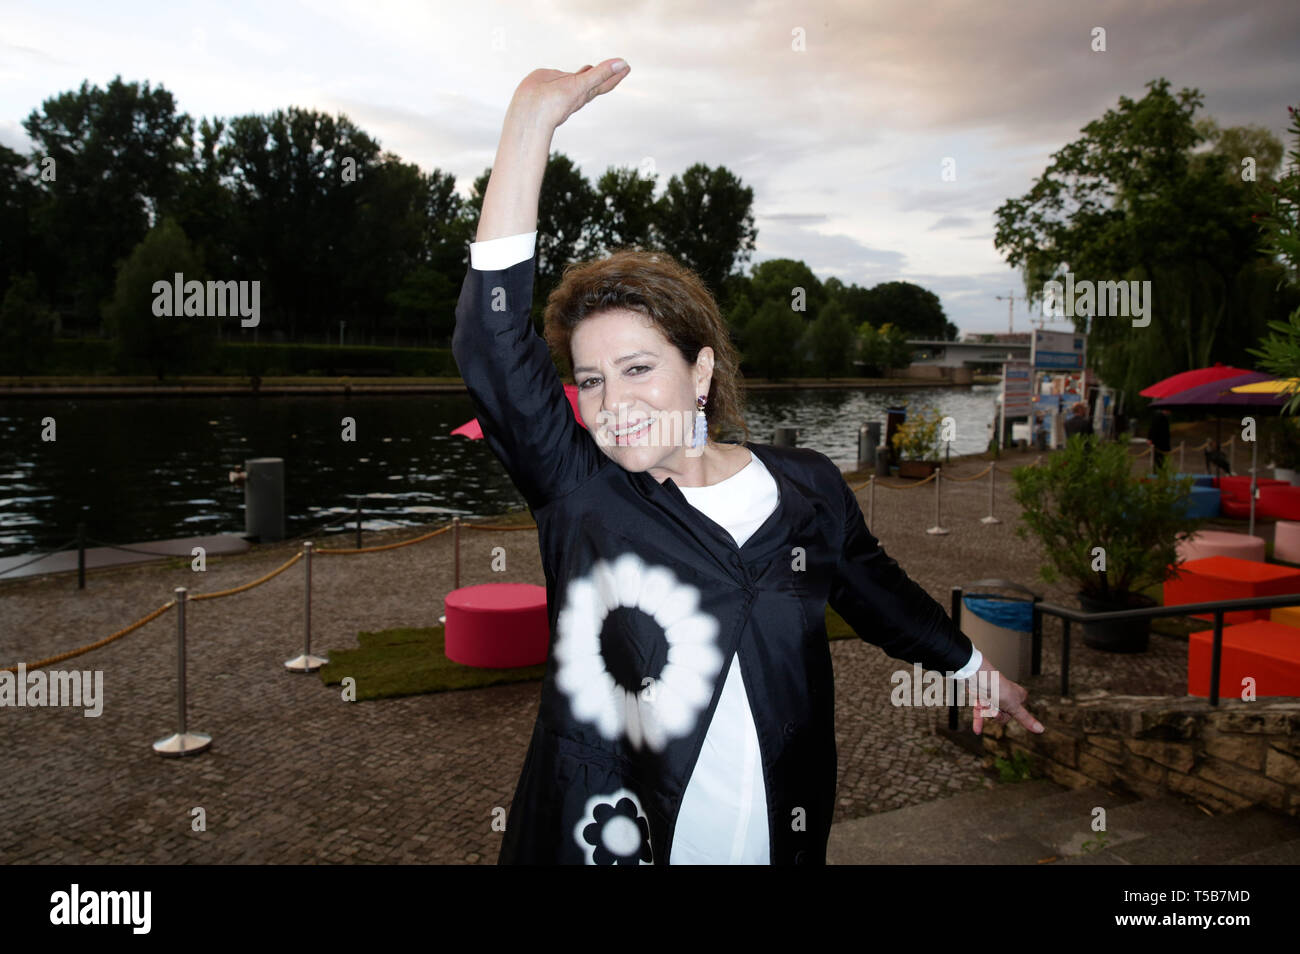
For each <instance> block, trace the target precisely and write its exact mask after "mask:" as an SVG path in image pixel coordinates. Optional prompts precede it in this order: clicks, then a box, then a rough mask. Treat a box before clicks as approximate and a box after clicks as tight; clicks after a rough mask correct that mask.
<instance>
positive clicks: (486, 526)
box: [460, 523, 537, 530]
mask: <svg viewBox="0 0 1300 954" xmlns="http://www.w3.org/2000/svg"><path fill="white" fill-rule="evenodd" d="M460 526H461V529H463V530H536V529H537V524H535V523H529V524H521V525H519V526H517V527H494V526H492V524H490V523H462V524H461V525H460Z"/></svg>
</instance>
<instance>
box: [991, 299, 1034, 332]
mask: <svg viewBox="0 0 1300 954" xmlns="http://www.w3.org/2000/svg"><path fill="white" fill-rule="evenodd" d="M993 297H994V298H996V299H997V300H998V301H1005V302H1006V303H1007V334H1009V335H1013V334H1015V333H1016V319H1015V311H1014V309H1015V307H1016V293H1015V292H1011V293H1010V294H1007V295H994V296H993ZM1020 300H1021V301H1025V300H1026V299H1025V298H1024V296H1021V297H1020Z"/></svg>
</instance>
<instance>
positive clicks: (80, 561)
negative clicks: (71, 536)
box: [77, 523, 86, 590]
mask: <svg viewBox="0 0 1300 954" xmlns="http://www.w3.org/2000/svg"><path fill="white" fill-rule="evenodd" d="M85 588H86V525H85V524H84V523H79V524H77V589H79V590H84V589H85Z"/></svg>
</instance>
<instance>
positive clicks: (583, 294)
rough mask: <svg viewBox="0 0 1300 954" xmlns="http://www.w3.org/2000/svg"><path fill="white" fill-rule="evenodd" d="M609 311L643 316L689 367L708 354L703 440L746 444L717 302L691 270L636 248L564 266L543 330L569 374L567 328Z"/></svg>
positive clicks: (739, 390)
mask: <svg viewBox="0 0 1300 954" xmlns="http://www.w3.org/2000/svg"><path fill="white" fill-rule="evenodd" d="M613 308H626V309H629V310H631V311H636V312H640V313H641V314H643V315H645V316H646V317H647V318H649V319H650V320H651V321H653V322H654V323H655V325H656V327H658V329H659V331H660V332H661V333H662V334H663V336H664V337H665V338H667V339H668V340H669V341H670V342H671V343H672V344H673V346H674V347H676V348H677V350H678V351H679V352H681V355H682V357H683V358H684V359H685V360H686V363H687V364H689V365H693V364H695V361H696V359H697V358H698V357H699V354H700V349H701V348H704V347H705V346H708V347H710V348H712V349H713V378H712V380H711V381H710V382H709V394H708V401H707V403H706V406H705V409H704V410H705V414H706V415H707V416H708V419H709V437H710V438H712V439H713V440H720V439H721V438H722V436H723V435H728V436H736V435H743V437H744V439H745V440H749V427H748V425H746V423H745V416H744V391H743V389H744V382H743V379H742V377H741V374H740V360H739V356H738V355H737V353H736V346H735V344H734V343H733V342H732V340H731V332H730V331H729V330H728V328H727V324H726V322H725V321H724V320H723V317H722V312H721V311H720V310H719V308H718V303H717V301H716V300H715V299H714V297H713V295H712V294H710V292H709V290H708V288H707V287H706V286H705V284H704V282H703V281H702V280H701V279H700V277H699V275H697V274H696V273H695V271H694V270H692V269H690V268H687V267H686V266H685V265H682V264H681V263H680V262H678V261H677V260H676V259H674V258H673V257H672V256H671V255H669V254H667V253H666V252H650V251H643V250H641V249H637V248H623V249H619V250H617V251H615V252H614V253H613V254H611V255H610V256H608V257H607V258H602V259H593V260H592V261H588V262H575V263H572V264H569V265H567V266H565V269H564V273H563V275H561V277H560V283H559V284H558V285H556V287H555V289H554V290H553V291H552V292H551V293H550V295H548V296H547V299H546V312H545V315H544V317H543V329H544V332H545V336H546V343H547V345H548V346H549V347H550V349H551V352H552V354H554V355H555V357H556V359H557V361H559V362H562V363H563V364H564V366H565V368H566V370H567V371H568V373H569V374H570V376H572V368H573V351H572V344H571V340H572V337H573V329H574V328H575V327H577V324H578V322H580V321H582V320H583V319H584V318H586V317H588V316H589V315H592V314H595V313H597V312H601V311H605V310H607V309H613Z"/></svg>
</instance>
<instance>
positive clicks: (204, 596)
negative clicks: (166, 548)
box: [189, 550, 302, 602]
mask: <svg viewBox="0 0 1300 954" xmlns="http://www.w3.org/2000/svg"><path fill="white" fill-rule="evenodd" d="M301 559H302V551H301V550H299V551H298V552H297V553H295V554H294V555H293V557H292V558H291V559H289V560H286V561H285V562H284V563H283V564H281V565H280V566H279V567H277V568H276V569H274V570H272V571H271V572H270V573H268V574H266V576H263V577H261V578H259V579H256V580H253V582H251V583H244V584H243V585H241V586H232V587H231V588H230V589H228V590H217V592H215V593H195V594H194V595H193V596H191V597H189V600H190V602H197V601H198V600H215V599H217V598H219V597H222V596H233V595H234V594H236V593H242V592H244V590H251V589H252V588H253V587H255V586H261V585H262V584H263V583H265V582H266V581H267V580H270V579H273V578H275V577H277V576H279V575H280V574H281V573H283V572H284V571H285V570H287V569H289V567H291V566H293V565H294V564H295V563H297V562H298V561H299V560H301Z"/></svg>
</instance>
